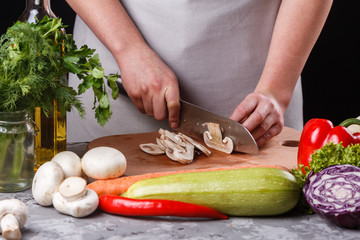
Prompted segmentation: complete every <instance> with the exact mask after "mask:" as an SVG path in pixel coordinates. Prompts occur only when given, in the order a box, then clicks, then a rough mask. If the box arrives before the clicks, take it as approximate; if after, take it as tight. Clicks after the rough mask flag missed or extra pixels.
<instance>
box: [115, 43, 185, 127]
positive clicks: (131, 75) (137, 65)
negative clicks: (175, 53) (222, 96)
mask: <svg viewBox="0 0 360 240" xmlns="http://www.w3.org/2000/svg"><path fill="white" fill-rule="evenodd" d="M125 52H126V53H125ZM125 52H123V56H122V59H126V60H124V61H121V62H120V64H119V66H120V71H121V79H122V83H123V85H124V88H125V90H126V92H127V94H128V96H129V97H130V98H131V99H132V101H133V102H134V104H135V105H136V107H137V108H138V109H139V111H140V112H141V113H144V114H147V115H149V116H151V117H154V118H155V119H156V120H164V119H166V118H167V117H168V118H169V124H170V126H171V127H172V128H173V129H176V128H177V126H178V122H179V114H180V102H179V98H180V96H179V87H178V81H177V78H176V76H175V74H174V73H173V71H172V70H171V69H170V68H169V67H168V66H167V65H166V64H165V63H164V62H163V61H162V60H161V59H160V57H159V56H158V55H157V54H156V53H155V52H154V51H152V49H150V48H149V47H148V46H147V45H143V46H141V47H136V48H132V49H128V50H126V51H125ZM124 54H125V55H124Z"/></svg>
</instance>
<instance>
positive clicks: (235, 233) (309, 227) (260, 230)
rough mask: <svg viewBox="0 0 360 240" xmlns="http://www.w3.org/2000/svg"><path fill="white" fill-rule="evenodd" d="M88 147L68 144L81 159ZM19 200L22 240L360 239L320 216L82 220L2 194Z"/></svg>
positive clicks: (96, 216)
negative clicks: (23, 214)
mask: <svg viewBox="0 0 360 240" xmlns="http://www.w3.org/2000/svg"><path fill="white" fill-rule="evenodd" d="M85 146H86V143H82V144H69V145H68V150H73V151H75V152H77V153H78V154H79V155H82V154H83V153H84V152H85ZM6 198H17V199H20V200H22V201H23V202H25V204H26V205H27V206H28V208H29V219H28V221H27V223H26V224H25V226H24V228H23V229H22V234H23V238H22V239H34V240H35V239H36V240H42V239H72V240H76V239H86V240H92V239H99V240H100V239H131V240H137V239H157V240H170V239H200V240H202V239H204V240H205V239H221V240H222V239H251V240H252V239H276V240H279V239H314V240H317V239H324V240H331V239H334V240H335V239H336V240H338V239H341V240H348V239H359V236H360V230H351V229H344V228H340V227H337V226H335V225H333V224H330V223H328V222H326V221H325V220H323V219H321V218H320V217H319V216H318V215H299V214H297V213H294V212H290V213H287V214H285V215H282V216H276V217H256V218H255V217H230V218H229V219H227V220H205V219H184V218H174V217H156V218H155V217H154V218H150V217H143V218H139V217H122V216H117V215H110V214H107V213H103V212H101V211H100V210H97V211H96V212H94V213H93V214H92V215H90V216H88V217H85V218H74V217H71V216H67V215H63V214H61V213H59V212H57V211H56V210H55V209H54V208H53V207H42V206H40V205H38V204H37V203H36V202H35V200H34V199H33V197H32V194H31V191H30V190H27V191H23V192H18V193H0V199H6Z"/></svg>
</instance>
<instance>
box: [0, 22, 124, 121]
mask: <svg viewBox="0 0 360 240" xmlns="http://www.w3.org/2000/svg"><path fill="white" fill-rule="evenodd" d="M64 28H65V26H64V25H63V24H62V21H61V19H59V18H58V19H52V18H48V17H44V18H43V19H42V20H41V21H39V22H37V23H24V22H19V21H18V22H16V23H15V24H14V25H13V26H11V27H10V28H9V29H8V30H7V32H6V33H5V34H3V35H2V36H1V38H0V111H2V112H13V111H19V110H28V111H29V113H30V114H33V112H34V108H35V107H41V108H42V110H43V112H44V113H45V114H46V115H49V114H51V113H52V112H53V108H54V104H53V100H56V101H57V103H58V106H59V110H60V112H61V114H63V115H64V114H65V113H66V111H70V110H71V108H72V107H75V108H76V109H78V111H79V114H80V115H84V114H85V111H84V109H83V106H82V104H81V102H80V100H79V99H78V98H77V95H78V94H82V93H84V92H85V91H86V90H87V89H89V88H92V89H93V91H94V96H95V99H94V109H95V117H96V119H97V121H98V123H99V124H100V125H102V126H103V125H104V124H105V123H106V122H107V121H108V120H109V118H110V117H111V108H110V104H109V99H108V95H107V93H106V89H105V84H104V78H106V79H107V80H109V82H110V87H111V89H112V95H113V98H116V97H117V95H118V92H117V91H118V90H117V87H116V83H115V80H116V79H117V78H118V75H116V74H114V75H109V76H105V75H104V71H103V68H102V66H101V63H100V60H99V57H98V55H97V54H94V52H95V50H93V49H90V48H88V47H87V46H86V45H84V46H82V47H80V48H78V47H77V46H76V45H75V41H74V39H73V37H72V35H71V34H66V33H65V32H64ZM68 73H74V74H77V76H78V77H79V79H81V80H82V82H81V83H80V85H79V91H78V93H77V92H76V91H75V90H74V89H73V88H71V87H68V86H67V84H66V83H67V80H66V74H68Z"/></svg>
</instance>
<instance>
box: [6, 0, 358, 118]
mask: <svg viewBox="0 0 360 240" xmlns="http://www.w3.org/2000/svg"><path fill="white" fill-rule="evenodd" d="M1 1H2V6H1V8H2V14H1V15H0V23H1V24H0V25H1V26H0V33H1V34H2V33H4V32H5V31H6V28H7V27H9V26H10V25H11V24H13V23H14V22H15V21H16V20H17V18H18V16H20V14H21V13H22V11H23V10H24V8H25V0H1ZM359 6H360V1H359V0H334V4H333V7H332V9H331V12H330V15H329V18H328V20H327V22H326V24H325V27H324V29H323V31H322V33H321V35H320V37H319V40H318V42H317V43H316V45H315V47H314V49H313V51H312V53H311V55H310V57H309V59H308V62H307V64H306V66H305V68H304V71H303V73H302V84H303V95H304V121H305V122H306V121H308V120H309V119H311V118H327V119H330V120H331V121H333V123H334V124H339V123H340V122H341V121H342V120H344V119H346V118H348V117H357V116H359V115H360V107H359V106H358V105H357V104H358V103H359V102H360V101H359V98H360V79H359V77H358V70H360V55H359V50H360V47H359V44H360V34H359V24H360V13H359V12H360V8H359ZM51 7H52V9H53V11H54V13H55V14H56V15H57V16H59V17H61V18H62V19H63V22H64V23H65V24H66V25H69V27H68V28H67V29H66V31H67V32H68V33H72V31H73V23H74V19H75V13H74V12H73V11H72V9H71V8H70V7H69V6H68V5H67V3H66V1H65V0H56V1H54V0H53V1H52V2H51Z"/></svg>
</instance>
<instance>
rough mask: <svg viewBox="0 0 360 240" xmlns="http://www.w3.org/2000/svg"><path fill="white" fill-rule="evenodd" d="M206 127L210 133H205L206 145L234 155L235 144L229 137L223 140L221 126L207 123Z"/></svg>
mask: <svg viewBox="0 0 360 240" xmlns="http://www.w3.org/2000/svg"><path fill="white" fill-rule="evenodd" d="M206 125H207V127H208V130H209V131H205V132H204V135H203V137H204V142H205V144H206V145H207V146H208V147H210V148H213V149H216V150H218V151H221V152H225V153H228V154H230V153H232V151H233V149H234V143H233V141H232V140H231V138H229V137H225V138H224V139H223V138H222V133H221V129H220V125H219V124H217V123H206Z"/></svg>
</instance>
